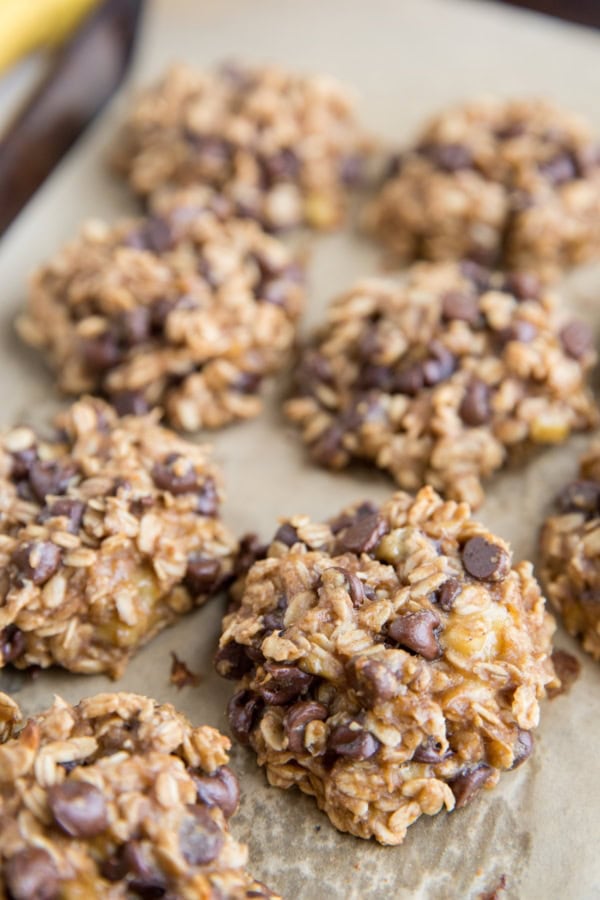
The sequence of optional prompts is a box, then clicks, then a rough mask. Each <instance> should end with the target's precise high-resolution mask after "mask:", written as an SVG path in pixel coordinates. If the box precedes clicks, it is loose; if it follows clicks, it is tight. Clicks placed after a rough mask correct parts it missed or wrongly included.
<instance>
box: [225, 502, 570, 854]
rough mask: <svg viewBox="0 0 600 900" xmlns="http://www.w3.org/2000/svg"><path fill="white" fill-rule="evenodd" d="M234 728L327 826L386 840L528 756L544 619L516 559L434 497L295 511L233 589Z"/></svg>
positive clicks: (547, 642)
mask: <svg viewBox="0 0 600 900" xmlns="http://www.w3.org/2000/svg"><path fill="white" fill-rule="evenodd" d="M235 597H236V600H237V604H236V606H235V608H234V610H233V611H232V612H230V613H229V614H228V615H227V616H226V618H225V620H224V623H223V634H222V637H221V641H220V648H219V650H218V652H217V656H216V667H217V670H218V671H219V672H220V674H222V675H223V676H225V677H226V678H231V679H234V680H235V681H237V688H236V692H235V694H234V696H233V697H232V699H231V702H230V704H229V722H230V726H231V730H232V732H233V734H234V736H235V737H236V738H237V739H238V740H239V741H240V742H241V743H243V744H249V745H250V746H251V747H252V749H253V750H254V751H255V752H256V754H257V758H258V762H259V764H260V765H262V766H265V768H266V771H267V777H268V779H269V781H270V783H271V784H273V785H275V786H277V787H281V788H288V787H292V786H293V785H297V786H298V787H299V788H300V789H301V790H302V791H304V792H305V793H307V794H311V795H313V796H314V797H315V799H316V802H317V804H318V805H319V807H320V808H321V809H322V810H324V811H325V812H326V813H327V815H328V816H329V818H330V819H331V821H332V823H333V824H334V825H335V826H336V827H337V828H339V829H340V830H341V831H349V832H351V833H352V834H355V835H357V836H358V837H362V838H370V837H375V838H376V839H377V840H378V841H380V842H381V843H383V844H399V843H401V842H402V840H403V839H404V836H405V834H406V829H407V828H408V826H409V825H410V824H411V823H412V822H414V821H415V820H416V819H417V818H418V817H419V816H420V815H421V814H422V813H426V814H427V815H434V814H435V813H437V812H439V811H440V810H441V809H442V808H443V807H445V808H446V809H448V810H452V809H459V808H461V807H463V806H465V805H466V804H467V803H469V802H470V801H471V800H472V799H473V797H474V796H475V795H476V794H477V793H478V792H479V790H480V789H481V788H485V789H489V788H492V787H493V786H494V785H495V784H496V782H497V781H498V778H499V776H500V773H501V772H502V771H503V770H506V769H513V768H515V767H516V766H518V765H520V764H521V763H522V762H524V761H525V760H526V759H527V757H528V756H529V755H530V754H531V752H532V749H533V737H532V729H534V728H535V727H536V726H537V724H538V719H539V701H540V699H541V698H542V697H543V696H544V693H545V686H546V685H547V684H549V683H551V682H553V680H554V674H553V669H552V663H551V660H550V651H551V635H552V632H553V629H554V622H553V620H552V618H551V616H550V615H549V614H548V613H547V612H546V610H545V605H544V599H543V597H542V595H541V593H540V589H539V587H538V584H537V582H536V581H535V579H534V577H533V574H532V566H531V563H529V562H521V563H519V564H518V565H516V566H513V564H512V559H511V553H510V550H509V548H508V546H507V544H506V543H505V542H504V541H503V540H502V539H501V538H499V537H496V536H495V535H493V534H491V533H490V532H488V531H487V530H486V529H485V527H484V526H483V525H481V524H479V523H478V522H476V521H474V520H473V519H472V518H471V516H470V511H469V507H468V506H467V505H466V504H457V503H455V502H454V501H447V502H444V501H443V500H442V499H441V497H439V496H438V495H437V494H436V493H435V491H434V490H433V489H432V488H431V487H426V488H423V489H422V490H421V491H420V492H419V493H418V495H417V496H416V498H415V497H413V496H411V495H409V494H406V493H397V494H395V495H394V496H393V497H392V498H391V499H390V500H389V501H388V502H386V503H384V504H383V506H382V507H381V508H380V509H378V508H377V507H376V506H374V505H373V504H371V503H363V504H360V505H356V506H354V507H351V508H349V509H346V510H344V511H343V512H342V514H341V515H340V516H338V517H337V518H335V519H332V520H331V521H329V522H327V523H323V524H321V523H316V522H311V520H310V519H309V518H308V516H302V515H299V516H294V517H292V518H291V519H289V520H286V521H285V522H283V523H282V525H281V526H280V528H279V529H278V531H277V532H276V534H275V537H274V538H273V541H272V543H271V545H270V547H269V548H268V552H267V554H266V558H264V559H260V560H258V561H257V562H255V564H254V565H253V566H252V567H251V568H250V570H249V572H248V574H247V576H246V578H245V580H244V581H243V582H242V583H241V584H238V585H237V586H236V592H235Z"/></svg>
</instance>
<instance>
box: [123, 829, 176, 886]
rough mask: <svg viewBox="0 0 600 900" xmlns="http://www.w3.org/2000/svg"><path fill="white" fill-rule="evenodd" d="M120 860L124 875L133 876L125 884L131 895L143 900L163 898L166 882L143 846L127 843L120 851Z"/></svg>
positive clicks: (131, 842)
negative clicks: (143, 899)
mask: <svg viewBox="0 0 600 900" xmlns="http://www.w3.org/2000/svg"><path fill="white" fill-rule="evenodd" d="M120 858H121V863H122V866H123V868H124V870H125V874H129V875H133V876H134V877H133V878H132V879H131V880H130V881H129V882H128V884H127V888H128V890H129V891H130V892H131V893H132V894H135V895H136V896H138V897H144V898H145V900H150V898H154V897H164V895H165V891H166V888H167V880H166V878H165V876H164V874H163V873H162V872H161V870H160V869H159V868H158V866H157V865H156V863H155V861H154V858H153V856H152V854H151V853H149V852H148V851H147V849H146V845H145V844H143V843H142V842H140V841H127V843H126V844H124V845H123V847H122V849H121V853H120ZM121 877H123V876H121Z"/></svg>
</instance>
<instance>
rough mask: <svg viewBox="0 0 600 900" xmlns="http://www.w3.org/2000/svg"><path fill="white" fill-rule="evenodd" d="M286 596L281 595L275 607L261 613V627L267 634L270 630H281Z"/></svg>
mask: <svg viewBox="0 0 600 900" xmlns="http://www.w3.org/2000/svg"><path fill="white" fill-rule="evenodd" d="M287 605H288V604H287V597H285V596H281V597H279V599H278V601H277V606H276V608H275V609H272V610H270V611H269V612H268V613H264V615H263V628H264V630H265V632H266V633H267V634H270V632H272V631H281V630H282V629H283V627H284V619H285V611H286V609H287Z"/></svg>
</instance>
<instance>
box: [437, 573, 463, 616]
mask: <svg viewBox="0 0 600 900" xmlns="http://www.w3.org/2000/svg"><path fill="white" fill-rule="evenodd" d="M460 590H461V583H460V581H458V579H457V578H449V579H448V581H445V582H444V583H443V585H442V586H441V587H440V588H438V590H437V592H436V594H435V598H434V599H435V602H436V603H438V604H439V606H440V608H441V609H443V610H444V612H450V610H451V609H452V607H453V606H454V601H455V599H456V597H457V596H458V594H459V593H460Z"/></svg>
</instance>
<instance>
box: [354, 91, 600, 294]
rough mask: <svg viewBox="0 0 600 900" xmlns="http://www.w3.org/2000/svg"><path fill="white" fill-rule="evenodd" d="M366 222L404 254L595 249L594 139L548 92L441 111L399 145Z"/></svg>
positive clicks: (566, 260) (597, 165) (549, 269)
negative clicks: (411, 138) (547, 96)
mask: <svg viewBox="0 0 600 900" xmlns="http://www.w3.org/2000/svg"><path fill="white" fill-rule="evenodd" d="M366 224H367V227H368V228H369V229H370V230H371V231H372V232H373V234H374V235H375V236H376V237H377V238H378V239H379V240H380V241H382V243H383V244H384V246H385V247H386V248H387V249H388V251H390V253H391V254H392V255H393V256H395V257H396V258H400V259H403V260H411V259H418V258H421V259H432V260H441V259H461V258H463V257H465V258H471V259H474V260H475V261H476V262H480V263H483V264H485V265H491V266H496V265H497V266H501V267H508V268H529V269H536V270H537V271H538V272H539V273H540V274H541V275H542V276H544V277H545V278H553V277H554V276H556V275H557V274H559V273H560V271H561V269H564V268H565V267H567V266H573V265H576V264H579V263H582V262H585V261H586V260H588V259H593V258H595V257H598V256H600V144H599V143H598V141H597V139H596V138H595V137H594V135H593V134H592V131H591V129H590V127H589V126H588V125H587V123H585V122H584V121H582V120H581V119H580V118H579V117H577V116H576V115H574V114H572V113H570V112H567V111H566V110H563V109H560V108H557V107H555V106H554V105H553V104H551V103H549V102H547V101H545V100H539V99H538V100H536V99H518V100H500V99H497V98H495V99H494V98H487V99H482V100H478V101H474V102H471V103H466V104H464V105H463V106H458V107H456V108H453V109H450V110H448V111H445V112H442V113H440V114H439V115H438V116H436V117H435V118H433V119H432V121H430V122H429V124H428V125H426V126H425V128H424V130H423V131H422V132H421V134H420V135H419V137H418V138H417V140H416V142H415V144H414V146H412V147H410V148H409V149H408V150H406V151H405V152H403V153H400V154H398V156H396V157H395V158H394V160H393V162H392V165H391V166H390V171H389V177H388V178H387V180H386V181H385V183H384V185H383V188H382V190H381V193H380V195H379V197H378V198H377V199H376V200H375V202H374V203H373V205H372V206H371V208H370V209H369V210H368V211H367V214H366Z"/></svg>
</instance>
